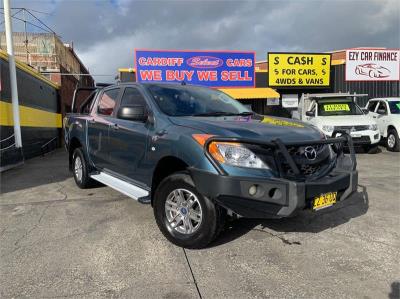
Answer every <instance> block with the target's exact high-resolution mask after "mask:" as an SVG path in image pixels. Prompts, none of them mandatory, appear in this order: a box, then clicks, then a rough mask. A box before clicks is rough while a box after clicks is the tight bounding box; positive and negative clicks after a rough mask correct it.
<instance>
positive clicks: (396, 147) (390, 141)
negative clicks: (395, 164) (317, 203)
mask: <svg viewBox="0 0 400 299" xmlns="http://www.w3.org/2000/svg"><path fill="white" fill-rule="evenodd" d="M386 148H387V149H388V150H389V151H391V152H399V151H400V140H399V134H398V133H397V131H396V130H395V129H390V130H389V131H388V136H387V138H386Z"/></svg>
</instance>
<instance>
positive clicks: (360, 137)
mask: <svg viewBox="0 0 400 299" xmlns="http://www.w3.org/2000/svg"><path fill="white" fill-rule="evenodd" d="M349 134H350V136H351V137H352V140H353V144H354V145H355V146H361V145H373V144H377V143H378V142H379V141H380V139H381V135H380V133H379V131H371V130H368V131H357V132H349ZM327 136H328V137H331V136H329V135H327Z"/></svg>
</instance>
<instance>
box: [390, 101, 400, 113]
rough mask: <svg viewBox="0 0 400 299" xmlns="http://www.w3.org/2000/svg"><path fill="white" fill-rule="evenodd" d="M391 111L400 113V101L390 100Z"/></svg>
mask: <svg viewBox="0 0 400 299" xmlns="http://www.w3.org/2000/svg"><path fill="white" fill-rule="evenodd" d="M388 103H389V109H390V113H392V114H400V101H388Z"/></svg>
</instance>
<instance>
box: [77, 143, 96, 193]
mask: <svg viewBox="0 0 400 299" xmlns="http://www.w3.org/2000/svg"><path fill="white" fill-rule="evenodd" d="M72 172H73V174H74V179H75V183H76V184H77V185H78V187H79V188H81V189H86V188H89V187H92V186H93V185H94V181H93V179H91V178H90V176H89V173H90V169H89V165H88V163H87V162H86V159H85V155H84V154H83V151H82V149H81V148H77V149H75V150H74V153H73V156H72Z"/></svg>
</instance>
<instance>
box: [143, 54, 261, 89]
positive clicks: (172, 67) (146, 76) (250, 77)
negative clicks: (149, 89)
mask: <svg viewBox="0 0 400 299" xmlns="http://www.w3.org/2000/svg"><path fill="white" fill-rule="evenodd" d="M254 61H255V53H254V52H225V51H224V52H223V51H164V50H136V51H135V64H136V74H137V75H136V77H137V81H138V82H175V83H177V82H183V81H184V82H185V83H188V84H195V85H204V86H209V87H254V86H255V76H254Z"/></svg>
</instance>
